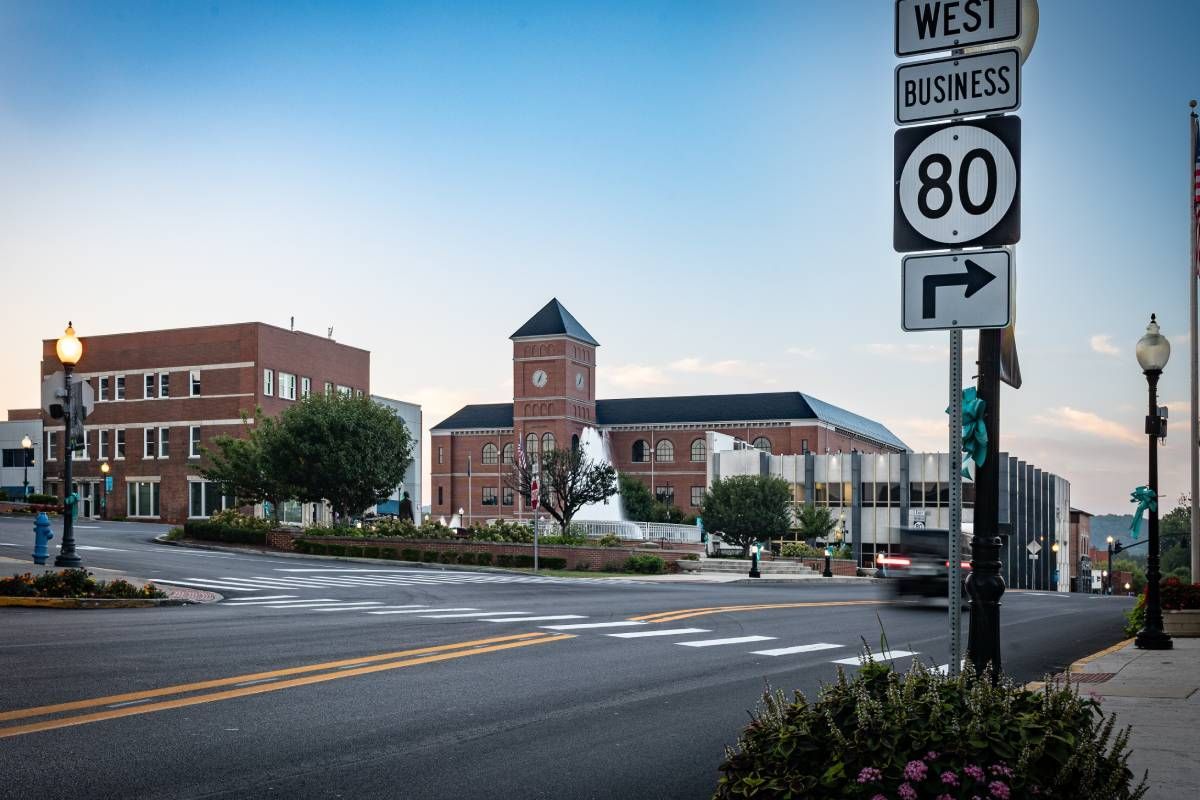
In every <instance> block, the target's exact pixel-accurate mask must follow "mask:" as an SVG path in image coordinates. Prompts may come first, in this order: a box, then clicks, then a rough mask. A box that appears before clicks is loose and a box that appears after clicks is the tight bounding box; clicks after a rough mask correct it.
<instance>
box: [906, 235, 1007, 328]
mask: <svg viewBox="0 0 1200 800" xmlns="http://www.w3.org/2000/svg"><path fill="white" fill-rule="evenodd" d="M900 272H901V284H902V290H903V291H902V299H901V327H902V328H903V329H904V330H906V331H939V330H954V329H956V328H959V329H961V328H1003V327H1005V326H1006V325H1008V323H1009V321H1010V319H1011V306H1012V303H1011V297H1012V295H1011V290H1010V287H1011V286H1012V259H1011V257H1010V255H1009V252H1008V251H1007V250H979V251H971V252H963V253H941V254H938V255H927V256H926V255H921V256H905V257H904V260H903V261H902V262H901V266H900Z"/></svg>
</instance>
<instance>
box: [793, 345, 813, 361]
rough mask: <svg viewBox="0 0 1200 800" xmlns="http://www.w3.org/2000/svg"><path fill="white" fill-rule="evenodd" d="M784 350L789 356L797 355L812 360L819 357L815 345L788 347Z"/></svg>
mask: <svg viewBox="0 0 1200 800" xmlns="http://www.w3.org/2000/svg"><path fill="white" fill-rule="evenodd" d="M786 352H787V354H788V355H789V356H799V357H800V358H807V359H811V360H814V361H815V360H816V359H818V358H820V357H821V353H820V351H818V350H817V348H815V347H789V348H788V349H787V350H786Z"/></svg>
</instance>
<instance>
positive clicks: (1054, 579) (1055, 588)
mask: <svg viewBox="0 0 1200 800" xmlns="http://www.w3.org/2000/svg"><path fill="white" fill-rule="evenodd" d="M1058 550H1059V548H1058V542H1054V543H1053V544H1051V545H1050V552H1052V553H1054V570H1053V571H1052V572H1051V573H1050V578H1051V581H1052V582H1053V583H1054V585H1053V586H1052V587H1050V591H1052V592H1057V591H1058Z"/></svg>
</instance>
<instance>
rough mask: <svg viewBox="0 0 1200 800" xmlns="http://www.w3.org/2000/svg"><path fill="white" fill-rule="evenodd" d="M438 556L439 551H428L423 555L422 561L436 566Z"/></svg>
mask: <svg viewBox="0 0 1200 800" xmlns="http://www.w3.org/2000/svg"><path fill="white" fill-rule="evenodd" d="M438 555H439V554H438V551H437V550H426V551H425V552H423V553H421V560H422V561H424V562H425V563H426V564H436V563H437V560H438Z"/></svg>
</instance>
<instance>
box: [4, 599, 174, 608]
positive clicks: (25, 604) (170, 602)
mask: <svg viewBox="0 0 1200 800" xmlns="http://www.w3.org/2000/svg"><path fill="white" fill-rule="evenodd" d="M186 605H191V601H190V600H179V599H175V598H171V597H167V598H152V597H117V598H104V597H0V607H2V606H10V607H11V606H18V607H22V608H155V607H157V606H186Z"/></svg>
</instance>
